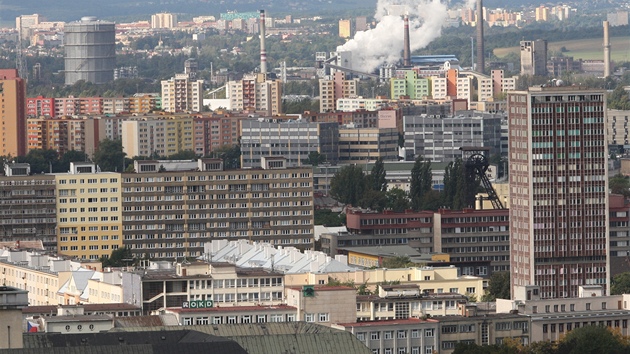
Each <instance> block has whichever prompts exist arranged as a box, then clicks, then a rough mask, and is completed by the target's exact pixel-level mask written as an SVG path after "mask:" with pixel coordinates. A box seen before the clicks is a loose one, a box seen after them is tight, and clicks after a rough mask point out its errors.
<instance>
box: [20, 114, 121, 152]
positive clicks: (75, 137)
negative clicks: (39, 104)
mask: <svg viewBox="0 0 630 354" xmlns="http://www.w3.org/2000/svg"><path fill="white" fill-rule="evenodd" d="M106 123H107V119H95V118H92V117H87V118H70V117H62V118H29V119H27V134H28V141H27V143H28V150H33V149H44V150H49V149H50V150H55V151H57V152H58V153H59V154H60V155H62V154H65V153H66V152H68V151H70V150H76V151H83V152H85V153H86V154H88V156H92V155H93V154H94V152H95V151H96V148H97V147H98V144H99V142H100V141H101V140H103V139H105V138H106V137H108V136H107V134H106V126H107V124H106ZM110 138H112V137H110Z"/></svg>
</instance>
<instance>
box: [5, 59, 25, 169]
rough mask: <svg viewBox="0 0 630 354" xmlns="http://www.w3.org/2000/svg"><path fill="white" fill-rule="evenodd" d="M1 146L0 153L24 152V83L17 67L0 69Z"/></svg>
mask: <svg viewBox="0 0 630 354" xmlns="http://www.w3.org/2000/svg"><path fill="white" fill-rule="evenodd" d="M0 98H2V112H0V120H1V121H2V148H1V149H0V155H3V156H7V155H11V156H13V157H15V156H23V155H25V154H26V83H25V82H24V80H23V79H21V78H20V77H19V75H18V71H17V69H0Z"/></svg>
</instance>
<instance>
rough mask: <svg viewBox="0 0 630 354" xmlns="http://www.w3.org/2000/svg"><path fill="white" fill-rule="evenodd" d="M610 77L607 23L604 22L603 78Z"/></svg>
mask: <svg viewBox="0 0 630 354" xmlns="http://www.w3.org/2000/svg"><path fill="white" fill-rule="evenodd" d="M609 76H610V37H609V34H608V21H604V77H609Z"/></svg>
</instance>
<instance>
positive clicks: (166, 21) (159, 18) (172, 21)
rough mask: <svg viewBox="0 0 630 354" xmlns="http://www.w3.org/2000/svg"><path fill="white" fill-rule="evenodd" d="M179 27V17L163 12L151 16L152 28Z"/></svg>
mask: <svg viewBox="0 0 630 354" xmlns="http://www.w3.org/2000/svg"><path fill="white" fill-rule="evenodd" d="M173 27H177V15H176V14H171V13H166V12H162V13H159V14H155V15H151V28H173Z"/></svg>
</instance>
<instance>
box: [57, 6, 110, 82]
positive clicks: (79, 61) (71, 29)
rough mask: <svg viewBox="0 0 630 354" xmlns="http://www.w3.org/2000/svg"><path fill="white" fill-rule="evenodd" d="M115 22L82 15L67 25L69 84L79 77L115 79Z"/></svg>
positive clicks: (94, 79) (65, 37)
mask: <svg viewBox="0 0 630 354" xmlns="http://www.w3.org/2000/svg"><path fill="white" fill-rule="evenodd" d="M115 32H116V30H115V26H114V23H113V22H106V21H99V20H97V19H96V17H91V16H87V17H83V18H81V21H77V22H70V23H67V24H66V25H65V27H64V36H63V47H64V52H65V55H64V73H65V76H66V79H65V80H66V85H73V84H74V83H76V82H77V81H79V80H85V81H89V82H92V83H94V84H103V83H106V82H110V81H112V80H113V79H114V68H115V66H116V40H115Z"/></svg>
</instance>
